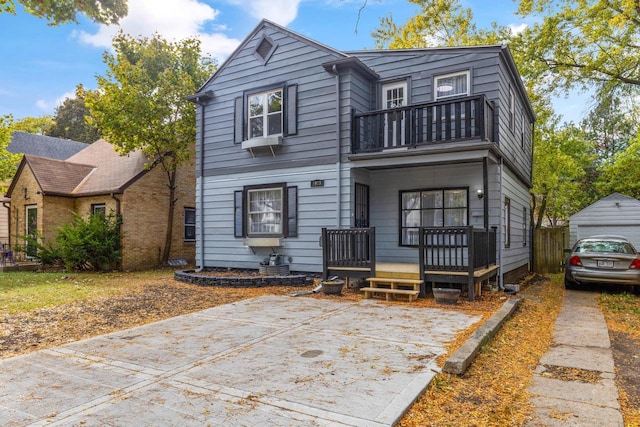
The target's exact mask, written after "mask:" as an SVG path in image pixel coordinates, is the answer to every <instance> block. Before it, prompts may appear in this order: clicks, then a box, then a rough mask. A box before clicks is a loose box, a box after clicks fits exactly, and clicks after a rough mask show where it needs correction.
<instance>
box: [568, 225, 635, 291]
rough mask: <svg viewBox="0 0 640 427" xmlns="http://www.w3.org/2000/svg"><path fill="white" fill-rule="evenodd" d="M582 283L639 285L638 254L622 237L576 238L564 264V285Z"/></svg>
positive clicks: (571, 286)
mask: <svg viewBox="0 0 640 427" xmlns="http://www.w3.org/2000/svg"><path fill="white" fill-rule="evenodd" d="M586 283H601V284H616V285H630V286H631V287H632V288H633V286H640V254H638V251H636V249H635V248H634V247H633V245H632V244H631V243H630V242H629V241H628V240H627V239H625V238H624V237H619V236H593V237H589V238H587V239H582V240H578V241H577V242H576V244H575V245H574V246H573V249H571V253H570V255H569V257H568V258H567V261H566V264H565V273H564V285H565V287H566V288H567V289H575V288H578V287H579V286H580V285H583V284H586Z"/></svg>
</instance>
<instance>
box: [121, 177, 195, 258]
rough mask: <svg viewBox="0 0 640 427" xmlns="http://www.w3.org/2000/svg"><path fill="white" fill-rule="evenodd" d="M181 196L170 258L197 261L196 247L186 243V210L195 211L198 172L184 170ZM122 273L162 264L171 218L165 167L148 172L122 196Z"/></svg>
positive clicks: (177, 196)
mask: <svg viewBox="0 0 640 427" xmlns="http://www.w3.org/2000/svg"><path fill="white" fill-rule="evenodd" d="M176 184H177V187H178V189H177V192H176V193H177V194H176V208H175V212H174V220H173V233H172V239H171V253H170V255H169V258H186V259H187V262H189V263H190V264H193V263H194V260H195V243H193V242H184V240H183V236H184V208H185V207H195V168H194V166H193V164H189V165H185V166H183V167H182V168H181V169H180V170H179V171H178V174H177V177H176ZM121 212H122V233H123V236H122V269H123V270H137V269H144V268H151V267H156V266H158V265H159V263H160V259H161V256H162V250H163V249H164V243H165V237H166V225H167V220H168V214H169V189H168V187H167V175H166V173H165V172H164V170H163V169H162V168H161V167H156V168H155V169H153V170H151V171H149V172H147V173H146V174H145V175H144V176H142V177H141V178H140V179H138V180H137V181H136V182H135V183H133V184H132V185H131V186H129V187H128V188H127V189H126V190H125V191H124V194H123V195H122V196H121Z"/></svg>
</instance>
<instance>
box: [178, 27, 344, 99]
mask: <svg viewBox="0 0 640 427" xmlns="http://www.w3.org/2000/svg"><path fill="white" fill-rule="evenodd" d="M265 28H272V29H274V30H276V31H278V32H281V33H283V34H286V35H287V36H289V37H292V38H294V39H297V40H299V41H301V42H303V43H306V44H309V45H311V46H314V47H315V48H317V49H319V50H321V51H323V52H325V53H328V54H330V55H335V57H336V59H339V58H348V57H349V55H347V54H345V53H343V52H341V51H339V50H337V49H334V48H332V47H329V46H326V45H324V44H322V43H320V42H317V41H315V40H312V39H310V38H308V37H305V36H303V35H301V34H298V33H296V32H294V31H291V30H289V29H288V28H285V27H283V26H281V25H278V24H276V23H275V22H271V21H269V20H268V19H263V20H262V21H260V22H259V23H258V25H257V26H256V28H254V29H253V31H252V32H251V33H249V35H248V36H247V37H245V39H244V40H243V41H242V43H240V45H239V46H238V47H237V48H236V49H235V50H234V51H233V53H231V55H229V57H228V58H227V59H226V60H225V61H224V62H223V63H222V64H221V65H220V66H219V67H218V69H217V70H216V71H215V72H214V73H213V75H212V76H211V77H210V78H209V79H208V80H207V81H206V82H205V83H204V84H203V85H202V86H201V87H200V88H199V89H198V90H197V91H196V93H195V94H194V95H191V96H189V97H188V98H189V99H196V98H197V95H198V94H201V93H203V90H204V88H206V87H207V86H208V85H209V84H210V83H211V81H213V80H214V79H215V78H216V76H217V75H218V74H220V73H221V72H222V71H223V70H224V69H225V68H226V67H227V65H228V64H229V63H230V62H231V61H233V59H235V57H236V56H238V53H239V52H241V51H242V49H244V48H245V46H246V45H247V44H248V43H249V42H250V41H251V40H253V38H254V37H256V35H257V34H258V33H260V31H262V30H263V29H265Z"/></svg>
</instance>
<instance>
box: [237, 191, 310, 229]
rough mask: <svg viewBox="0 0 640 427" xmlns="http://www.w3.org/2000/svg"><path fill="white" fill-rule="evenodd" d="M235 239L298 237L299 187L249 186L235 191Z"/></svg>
mask: <svg viewBox="0 0 640 427" xmlns="http://www.w3.org/2000/svg"><path fill="white" fill-rule="evenodd" d="M234 210H235V213H234V228H235V231H234V235H235V237H296V236H297V235H298V187H288V186H287V185H286V184H284V183H279V184H267V185H256V186H248V187H245V188H244V189H243V190H238V191H236V192H235V196H234Z"/></svg>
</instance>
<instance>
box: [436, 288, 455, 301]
mask: <svg viewBox="0 0 640 427" xmlns="http://www.w3.org/2000/svg"><path fill="white" fill-rule="evenodd" d="M459 297H460V289H451V288H433V298H434V299H435V300H436V302H437V303H438V304H456V303H457V302H458V298H459Z"/></svg>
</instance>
